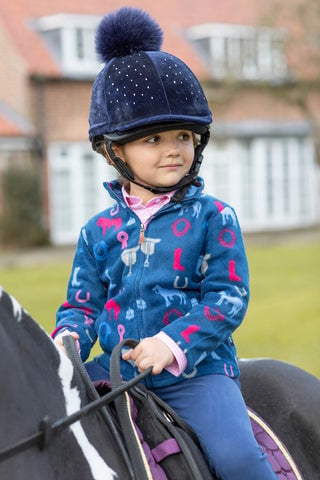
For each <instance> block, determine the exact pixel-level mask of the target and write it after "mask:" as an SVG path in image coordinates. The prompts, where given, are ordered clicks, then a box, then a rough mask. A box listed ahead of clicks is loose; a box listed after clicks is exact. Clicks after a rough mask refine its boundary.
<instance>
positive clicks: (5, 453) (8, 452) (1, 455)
mask: <svg viewBox="0 0 320 480" xmlns="http://www.w3.org/2000/svg"><path fill="white" fill-rule="evenodd" d="M66 338H69V337H66ZM67 342H68V340H67ZM72 342H73V343H74V340H73V339H72ZM150 370H151V367H150V368H149V369H147V370H145V371H144V372H142V373H140V374H139V375H137V376H136V377H134V378H132V379H131V380H128V381H127V382H126V383H123V384H121V385H120V386H119V387H117V388H115V389H114V390H112V391H111V392H109V393H107V394H105V395H103V396H102V397H99V398H96V399H95V400H93V401H92V402H90V403H88V404H87V405H85V406H84V407H82V408H81V409H79V410H78V411H77V412H74V413H72V414H71V415H68V416H66V417H63V418H60V419H59V420H56V421H55V422H51V420H50V417H49V416H45V417H43V419H42V420H41V422H40V424H39V429H38V431H37V432H35V433H33V434H31V435H29V436H28V437H26V438H24V439H22V440H19V441H18V442H16V443H14V444H13V445H9V446H7V447H5V448H3V449H1V450H0V462H1V461H4V460H6V459H8V458H10V457H13V456H14V455H17V454H18V453H21V452H23V451H25V450H27V449H28V448H31V447H33V446H36V445H37V446H39V448H40V449H44V448H45V447H46V446H47V445H48V443H49V441H50V439H51V438H52V436H53V435H55V434H57V433H58V432H60V431H62V430H64V429H65V428H67V427H69V426H70V425H72V424H73V423H75V422H77V421H78V420H81V419H82V418H84V417H86V416H87V415H88V414H89V413H90V412H92V411H94V410H101V409H102V407H104V406H105V405H108V404H109V403H110V402H112V401H113V400H115V399H116V398H118V397H119V395H121V394H123V393H125V392H126V391H127V390H129V389H130V388H132V387H134V386H135V385H136V384H138V383H140V382H141V381H142V380H143V379H144V378H145V377H146V376H147V375H149V373H150ZM132 478H135V477H132Z"/></svg>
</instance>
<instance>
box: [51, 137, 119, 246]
mask: <svg viewBox="0 0 320 480" xmlns="http://www.w3.org/2000/svg"><path fill="white" fill-rule="evenodd" d="M115 176H116V175H115V172H114V169H113V168H112V167H111V166H109V165H108V164H107V163H106V162H105V161H104V159H103V158H102V156H101V155H97V154H96V153H94V152H93V151H92V149H91V147H90V145H88V144H87V142H85V143H66V142H60V143H58V142H57V143H52V144H51V145H50V147H49V176H48V178H49V215H50V237H51V240H52V242H53V243H54V244H69V243H75V242H76V241H77V238H78V235H79V232H80V229H81V227H82V226H83V225H84V224H85V223H86V222H87V221H88V220H89V218H90V217H92V216H93V215H94V214H96V213H98V212H99V211H101V210H104V209H105V208H107V207H108V206H110V205H111V204H112V203H113V202H112V200H111V198H110V197H109V195H108V194H107V192H106V191H105V189H104V188H103V186H102V184H103V182H104V181H106V180H109V179H112V178H115Z"/></svg>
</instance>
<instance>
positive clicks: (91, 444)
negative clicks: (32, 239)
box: [0, 288, 132, 480]
mask: <svg viewBox="0 0 320 480" xmlns="http://www.w3.org/2000/svg"><path fill="white" fill-rule="evenodd" d="M0 345H1V348H0V391H1V395H0V424H1V433H0V450H1V449H2V450H3V449H4V448H5V447H6V446H10V445H14V444H16V443H17V442H18V441H20V440H22V439H24V438H28V437H30V436H31V437H32V434H34V433H36V432H38V431H39V429H40V430H41V427H42V429H43V433H45V431H46V430H47V431H48V433H49V436H50V429H48V428H47V429H46V428H45V427H46V425H48V417H49V420H50V422H51V423H54V422H56V421H58V420H59V419H61V418H64V417H66V416H67V415H70V414H72V413H74V412H76V411H77V410H79V409H80V408H81V406H83V405H85V404H87V403H88V402H89V399H88V397H87V393H86V389H85V387H84V385H83V384H82V382H81V380H80V378H79V376H77V372H76V371H75V369H74V368H73V365H72V363H71V361H70V360H69V358H68V357H67V356H66V355H65V354H64V353H60V351H59V349H57V348H56V347H55V345H54V343H53V342H52V340H51V338H50V337H49V335H48V334H47V333H46V332H45V331H44V330H43V329H42V328H41V327H40V326H39V325H38V324H37V323H36V322H35V321H34V320H33V319H32V318H31V317H30V315H29V314H28V313H27V312H26V311H25V310H23V309H22V308H21V306H20V305H19V304H18V303H17V301H16V300H15V299H14V298H13V297H11V296H9V295H8V294H7V293H6V292H5V291H4V290H3V289H1V288H0ZM50 422H49V423H50ZM47 436H48V435H47ZM40 440H41V441H40V442H37V443H38V445H35V446H29V447H28V446H25V447H22V448H21V450H20V451H18V452H17V453H15V454H14V455H10V454H9V455H8V456H5V457H4V458H2V459H1V461H0V478H1V479H3V480H9V479H10V480H29V479H33V480H43V479H46V480H56V479H59V480H67V479H68V480H79V479H86V480H114V479H116V478H118V479H119V478H121V479H124V480H127V479H128V480H129V479H130V480H132V474H131V473H130V471H129V469H128V468H127V464H126V462H125V461H124V458H123V455H122V452H121V450H120V448H119V447H118V446H117V443H116V442H115V439H114V436H113V435H112V432H110V430H109V428H108V426H107V425H106V423H105V422H103V421H102V419H101V415H100V414H99V412H98V411H93V412H91V413H90V415H88V416H86V417H84V418H83V419H82V420H81V421H78V422H76V423H74V424H72V425H70V427H69V428H64V429H61V430H60V431H59V433H56V434H55V433H52V434H51V438H50V440H49V438H45V435H42V437H40Z"/></svg>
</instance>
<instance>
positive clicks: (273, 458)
mask: <svg viewBox="0 0 320 480" xmlns="http://www.w3.org/2000/svg"><path fill="white" fill-rule="evenodd" d="M248 413H249V417H250V421H251V425H252V430H253V433H254V436H255V438H256V440H257V442H258V443H259V445H260V446H261V448H262V450H263V451H264V452H265V453H266V454H267V456H268V460H269V462H270V463H271V466H272V468H273V471H274V472H275V473H276V474H277V475H278V477H279V480H303V478H302V475H301V473H300V472H299V469H298V467H297V465H296V464H295V461H294V460H293V458H292V457H291V455H290V453H289V452H288V450H287V449H286V447H285V446H284V444H283V443H282V442H281V440H280V439H279V437H278V436H277V434H276V433H275V432H274V431H273V430H272V429H271V428H270V427H269V425H268V424H267V423H266V422H265V421H264V420H263V419H262V418H261V417H259V415H257V414H256V413H255V412H253V411H252V410H250V409H249V408H248Z"/></svg>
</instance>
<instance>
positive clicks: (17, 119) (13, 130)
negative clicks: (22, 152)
mask: <svg viewBox="0 0 320 480" xmlns="http://www.w3.org/2000/svg"><path fill="white" fill-rule="evenodd" d="M0 132H1V136H2V137H20V136H31V135H32V134H33V133H34V131H33V127H32V125H31V124H30V122H29V121H28V120H26V119H25V118H23V117H22V116H21V115H20V114H19V113H18V112H16V111H14V110H13V109H12V108H11V107H10V106H9V105H8V104H6V103H5V102H2V101H1V100H0Z"/></svg>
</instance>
